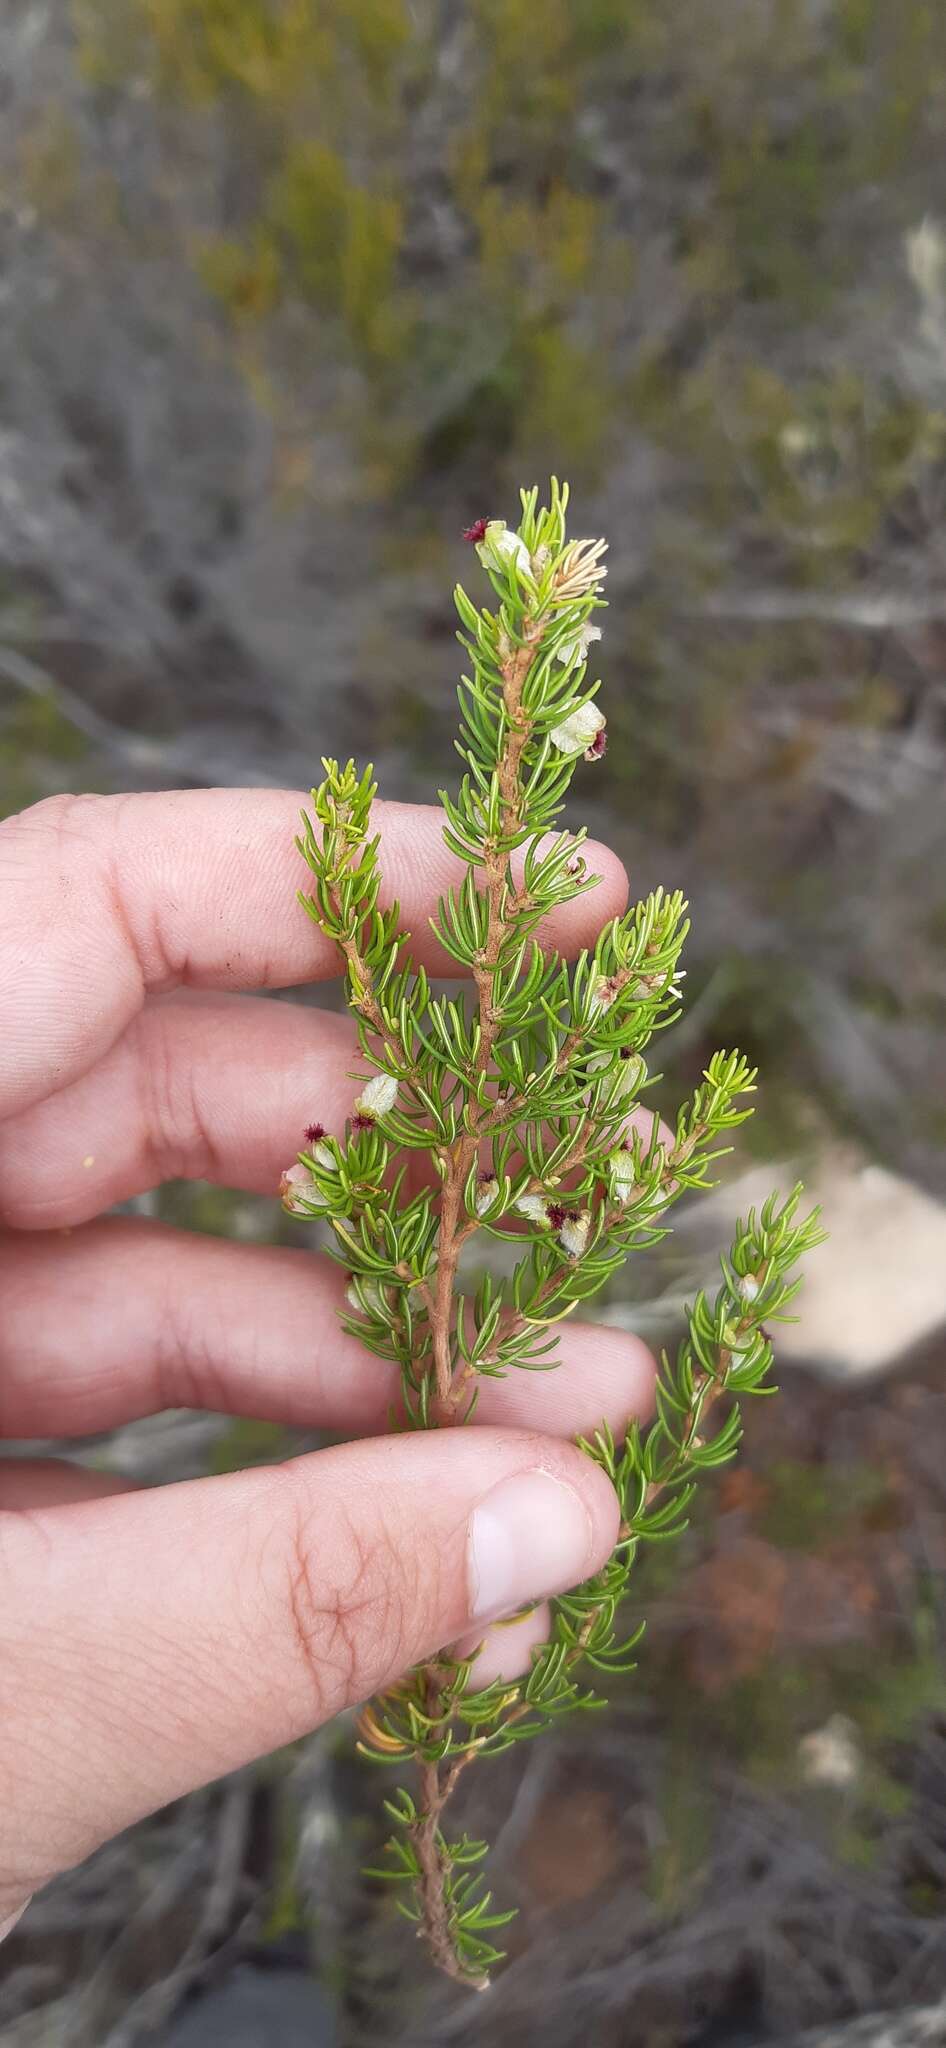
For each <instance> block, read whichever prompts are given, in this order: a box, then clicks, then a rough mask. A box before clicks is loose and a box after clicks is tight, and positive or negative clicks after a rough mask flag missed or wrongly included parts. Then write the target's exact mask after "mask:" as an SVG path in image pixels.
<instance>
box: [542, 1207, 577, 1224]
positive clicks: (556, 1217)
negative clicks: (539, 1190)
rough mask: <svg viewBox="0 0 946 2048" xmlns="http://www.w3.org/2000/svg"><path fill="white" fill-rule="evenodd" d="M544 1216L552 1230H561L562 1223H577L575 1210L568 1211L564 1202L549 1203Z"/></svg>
mask: <svg viewBox="0 0 946 2048" xmlns="http://www.w3.org/2000/svg"><path fill="white" fill-rule="evenodd" d="M545 1213H546V1215H547V1217H548V1219H549V1222H550V1223H551V1225H552V1229H553V1230H561V1228H562V1224H563V1223H577V1221H578V1211H577V1209H569V1208H568V1207H567V1205H566V1203H564V1202H550V1203H549V1205H548V1208H547V1210H546V1212H545Z"/></svg>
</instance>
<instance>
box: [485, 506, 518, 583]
mask: <svg viewBox="0 0 946 2048" xmlns="http://www.w3.org/2000/svg"><path fill="white" fill-rule="evenodd" d="M476 552H477V554H478V555H479V558H480V561H481V562H482V564H483V567H484V569H498V570H499V573H500V575H504V574H505V572H506V570H507V569H508V568H509V566H510V564H511V565H512V567H513V568H514V569H515V570H516V573H517V574H522V573H523V572H525V574H526V575H527V576H528V577H529V578H530V580H531V576H532V562H531V559H530V556H529V550H528V548H527V547H526V544H525V541H524V540H520V538H519V535H518V533H516V532H515V531H514V529H513V528H512V527H511V526H507V525H506V521H505V519H490V520H488V521H487V523H486V530H485V532H484V535H483V538H482V540H480V541H478V542H477V544H476Z"/></svg>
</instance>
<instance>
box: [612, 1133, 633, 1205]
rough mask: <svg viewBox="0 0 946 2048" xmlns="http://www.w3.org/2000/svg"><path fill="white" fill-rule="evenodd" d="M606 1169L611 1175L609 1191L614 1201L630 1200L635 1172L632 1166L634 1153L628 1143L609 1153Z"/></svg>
mask: <svg viewBox="0 0 946 2048" xmlns="http://www.w3.org/2000/svg"><path fill="white" fill-rule="evenodd" d="M608 1171H609V1173H610V1175H611V1192H612V1194H613V1196H614V1199H615V1201H616V1202H628V1201H630V1197H631V1190H632V1188H633V1187H634V1186H635V1185H636V1181H637V1173H636V1170H635V1166H634V1154H633V1152H632V1151H631V1148H630V1146H629V1145H619V1146H618V1149H617V1151H616V1152H612V1153H611V1155H610V1157H609V1159H608Z"/></svg>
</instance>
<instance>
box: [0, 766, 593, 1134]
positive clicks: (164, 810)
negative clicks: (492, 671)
mask: <svg viewBox="0 0 946 2048" xmlns="http://www.w3.org/2000/svg"><path fill="white" fill-rule="evenodd" d="M304 803H305V797H304V796H303V795H302V794H297V793H295V792H293V791H291V790H276V789H208V790H173V791H169V792H162V793H160V794H150V793H145V794H137V795H132V796H120V797H97V796H71V797H69V796H67V797H52V798H49V799H48V800H47V801H46V802H45V803H41V804H37V805H35V806H34V808H33V809H32V810H29V811H24V812H22V813H21V814H20V815H19V816H18V817H15V818H10V819H7V820H6V822H5V823H4V824H2V825H0V1116H6V1115H9V1113H10V1112H11V1110H13V1109H20V1108H24V1107H26V1106H27V1105H28V1104H29V1103H31V1102H35V1101H37V1100H38V1099H39V1098H40V1097H41V1096H43V1095H45V1094H48V1093H49V1092H50V1091H51V1090H52V1089H59V1088H61V1087H62V1086H63V1085H64V1084H65V1083H66V1082H67V1081H70V1080H73V1079H75V1077H76V1076H77V1075H79V1074H82V1073H85V1072H86V1071H87V1070H88V1068H89V1067H90V1066H92V1065H93V1064H94V1062H95V1061H96V1060H97V1059H98V1058H100V1056H101V1055H102V1053H103V1052H105V1051H107V1049H108V1047H109V1046H110V1045H112V1044H113V1043H114V1041H115V1039H116V1038H117V1037H118V1035H119V1033H120V1032H122V1031H124V1030H125V1029H126V1027H127V1025H128V1024H129V1023H130V1022H131V1019H132V1017H133V1016H134V1015H135V1013H136V1012H137V1010H138V1009H139V1008H140V1006H141V1003H142V1002H143V1000H144V998H145V996H146V995H149V994H154V993H157V992H160V991H163V990H167V989H172V988H178V987H181V986H182V985H186V986H191V987H195V988H218V989H261V988H288V987H292V986H294V985H296V984H299V983H301V982H307V981H320V980H324V979H326V978H327V977H328V976H330V975H334V974H337V973H338V970H339V962H338V955H337V952H336V949H335V947H334V945H333V944H332V942H331V941H330V940H328V939H326V938H325V937H324V936H323V934H322V933H321V932H319V931H318V930H317V929H316V927H315V926H314V925H313V924H312V923H311V921H310V920H309V919H308V918H307V917H306V916H305V915H304V913H303V912H302V910H301V909H300V907H299V904H298V902H297V900H296V892H297V890H298V888H299V887H300V885H301V884H303V883H304V882H305V879H306V874H307V870H306V869H305V868H304V866H303V864H302V861H301V859H300V857H299V854H298V852H297V851H296V848H295V844H294V840H295V835H296V832H297V831H298V827H299V813H300V810H301V808H302V807H303V805H304ZM372 825H373V826H374V827H375V828H376V829H377V830H378V831H379V832H380V835H381V850H380V862H381V868H382V873H383V877H384V885H383V891H382V898H381V901H382V904H384V905H387V904H389V903H391V902H392V901H394V899H395V898H396V899H397V900H398V901H399V902H400V905H401V913H402V922H403V926H404V928H405V930H407V931H409V932H411V933H412V935H413V937H412V948H413V950H414V953H415V957H416V959H417V960H418V962H419V963H422V964H423V965H424V966H425V967H427V968H428V970H429V971H430V972H432V973H435V974H454V973H455V972H456V968H455V965H454V963H453V962H452V961H451V960H450V959H449V957H448V956H447V955H446V954H445V953H444V951H443V949H442V947H441V946H440V945H439V943H438V942H437V940H436V939H435V937H434V934H433V933H432V932H431V930H430V927H429V924H428V918H429V917H430V916H431V915H432V913H433V911H434V909H435V908H436V904H437V899H438V897H439V896H441V895H442V894H443V893H444V891H445V890H446V889H448V888H449V887H451V886H454V887H455V886H456V885H457V882H458V881H459V880H460V879H462V875H463V868H462V865H461V863H460V862H459V861H458V860H457V859H456V858H455V856H454V855H453V854H451V853H450V852H448V850H447V848H446V846H445V845H444V842H443V836H442V817H441V813H440V812H439V810H435V809H434V808H433V807H430V806H426V805H420V804H398V803H377V804H375V806H374V807H373V811H372ZM583 852H584V854H585V860H586V866H587V868H588V870H589V872H590V873H592V874H596V875H597V876H598V877H599V878H600V886H599V887H598V888H596V889H595V890H593V891H592V892H591V894H590V895H588V896H581V897H578V898H577V899H576V900H574V901H573V902H570V903H566V904H563V905H562V906H561V907H560V908H559V909H558V910H557V911H556V912H555V913H554V914H553V915H552V916H551V917H550V918H549V919H548V920H547V922H546V924H545V926H544V927H543V930H542V937H543V938H544V940H545V942H546V943H547V944H549V945H552V946H554V947H557V948H558V949H559V950H560V951H561V952H563V953H566V954H574V953H576V952H578V951H579V950H580V948H581V947H582V946H583V945H585V944H586V943H587V942H588V941H589V939H590V938H591V937H592V936H593V934H594V933H595V932H596V931H598V930H599V929H600V927H601V926H602V925H603V924H605V923H606V922H607V920H608V919H609V918H611V917H613V916H615V914H617V913H618V912H620V911H621V910H623V908H624V904H625V901H626V892H627V878H626V876H625V873H624V869H623V867H622V865H621V862H620V861H619V860H618V859H617V858H616V856H615V855H614V854H612V853H610V852H609V851H608V849H607V847H605V846H602V845H600V844H598V843H597V842H591V843H590V844H589V845H587V846H586V847H585V848H584V849H583Z"/></svg>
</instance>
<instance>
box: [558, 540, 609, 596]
mask: <svg viewBox="0 0 946 2048" xmlns="http://www.w3.org/2000/svg"><path fill="white" fill-rule="evenodd" d="M607 546H608V543H607V541H606V540H573V541H572V544H571V547H569V548H566V550H565V553H564V555H563V556H562V559H561V561H560V563H559V565H558V568H557V570H556V572H555V596H556V598H557V600H558V602H559V604H571V603H572V602H573V601H574V599H575V598H577V597H587V595H588V593H589V591H591V590H594V589H595V587H596V585H597V584H598V583H600V582H601V580H602V578H603V577H605V576H606V575H607V573H608V572H607V569H606V568H605V565H604V563H603V562H602V560H601V556H602V555H603V554H605V553H606V551H607Z"/></svg>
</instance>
